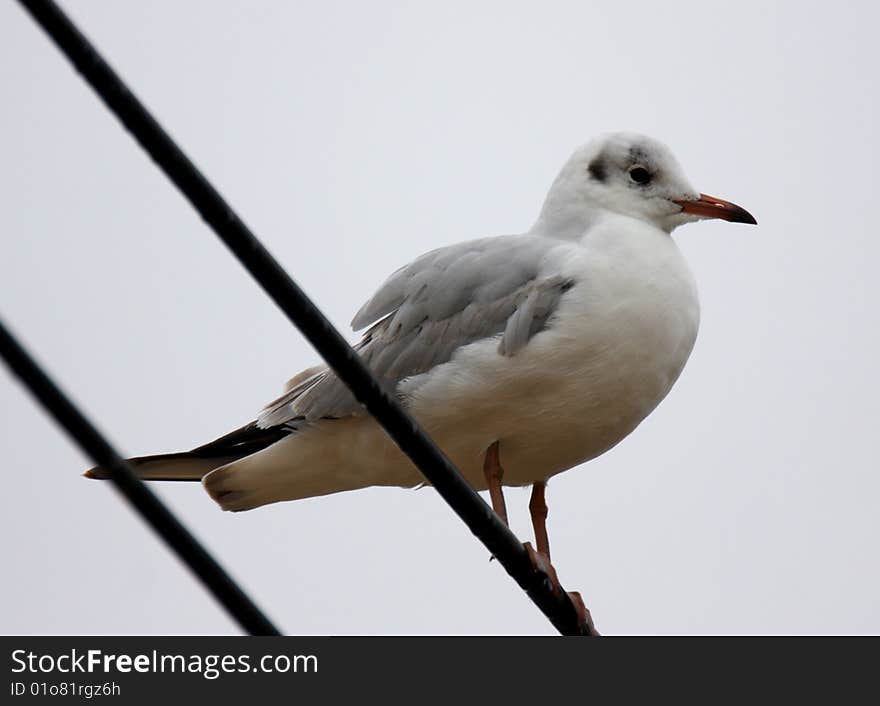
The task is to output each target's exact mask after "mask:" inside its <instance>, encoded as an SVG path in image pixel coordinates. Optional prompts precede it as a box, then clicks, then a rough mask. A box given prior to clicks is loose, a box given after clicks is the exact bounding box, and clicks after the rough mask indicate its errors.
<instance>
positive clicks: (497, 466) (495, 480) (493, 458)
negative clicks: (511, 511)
mask: <svg viewBox="0 0 880 706" xmlns="http://www.w3.org/2000/svg"><path fill="white" fill-rule="evenodd" d="M483 474H484V475H485V476H486V484H487V485H488V486H489V498H490V499H491V500H492V509H493V510H494V511H495V514H496V515H498V517H499V518H501V521H502V522H503V523H504V524H505V525H508V526H510V525H509V523H508V522H507V506H506V505H505V504H504V491H503V490H502V489H501V480H502V479H503V478H504V469H503V468H502V467H501V460H500V459H499V457H498V442H497V441H495V442H493V444H492V445H491V446H490V447H489V448H488V449H486V457H485V459H484V460H483Z"/></svg>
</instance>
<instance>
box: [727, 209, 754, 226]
mask: <svg viewBox="0 0 880 706" xmlns="http://www.w3.org/2000/svg"><path fill="white" fill-rule="evenodd" d="M731 216H732V218H731V219H730V220H731V221H733V222H734V223H748V224H749V225H752V226H756V225H758V221H756V220H755V217H754V216H753V215H752V214H751V213H749V212H748V211H746V210H745V209H744V208H740V207H739V206H737V209H736V211H735V212H734V213H732V214H731Z"/></svg>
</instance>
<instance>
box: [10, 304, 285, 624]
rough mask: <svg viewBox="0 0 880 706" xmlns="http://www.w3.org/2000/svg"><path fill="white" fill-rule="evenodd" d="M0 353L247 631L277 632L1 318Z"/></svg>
mask: <svg viewBox="0 0 880 706" xmlns="http://www.w3.org/2000/svg"><path fill="white" fill-rule="evenodd" d="M0 354H2V356H3V359H4V360H5V361H6V363H7V365H9V368H10V369H11V370H12V372H13V373H15V374H16V375H17V376H18V377H19V379H20V380H21V381H22V383H24V385H25V386H26V387H27V388H28V389H29V390H30V391H31V393H32V394H33V396H34V397H36V398H37V399H38V400H39V401H40V403H41V404H42V405H43V406H44V407H45V408H46V409H47V410H48V411H49V412H50V413H51V414H52V416H53V417H55V421H57V422H58V424H60V425H61V426H62V427H64V429H65V431H67V433H68V434H69V435H70V437H71V438H72V439H73V440H74V441H75V442H76V444H77V445H78V446H79V447H80V448H81V449H82V450H83V451H84V452H85V453H86V454H88V455H89V456H90V457H91V458H92V460H93V461H94V462H95V463H96V464H97V465H99V466H101V467H103V468H106V469H107V471H108V472H109V473H110V479H111V480H112V481H113V483H114V484H115V485H116V488H117V489H118V490H119V492H121V493H122V494H123V495H124V496H125V498H126V499H127V500H128V501H129V502H130V503H131V504H132V506H133V507H134V508H135V510H137V511H138V512H139V513H140V515H141V517H143V518H144V520H145V521H146V522H148V523H149V524H150V526H152V528H153V529H154V530H155V531H156V533H157V534H158V535H159V536H160V537H162V539H164V540H165V543H166V544H168V546H169V547H170V548H171V549H172V550H173V551H174V552H175V553H176V554H177V555H178V556H179V557H180V558H181V559H182V560H183V561H184V563H186V564H187V566H189V568H190V570H191V571H192V572H193V573H194V574H195V575H196V578H198V579H199V580H200V581H201V582H202V583H203V584H204V585H205V588H207V589H208V590H209V591H210V592H211V593H213V594H214V597H215V598H216V599H217V600H218V601H219V602H220V604H221V605H222V606H223V607H224V608H226V610H227V611H228V612H229V614H230V615H231V616H232V617H233V618H234V619H235V620H237V621H238V623H239V625H241V627H242V628H243V629H244V630H245V631H247V632H248V633H250V634H251V635H280V634H281V633H279V632H278V628H276V627H275V626H274V625H272V623H271V622H269V619H268V618H267V617H266V616H265V615H263V613H262V611H260V609H259V608H257V606H256V605H254V602H253V601H252V600H251V599H250V598H249V597H248V596H247V595H246V594H245V593H244V591H242V590H241V588H239V587H238V585H237V584H236V583H235V581H233V580H232V578H231V577H230V576H229V574H227V573H226V572H225V571H224V570H223V568H222V567H221V566H220V565H219V564H218V563H217V562H216V561H215V560H214V558H213V557H212V556H211V555H210V554H209V553H208V552H207V551H206V550H205V548H204V547H203V546H202V545H201V544H199V542H198V540H196V538H195V537H193V536H192V535H191V534H190V533H189V531H188V530H187V529H186V527H184V526H183V525H182V524H181V523H180V522H179V521H178V520H177V518H176V517H174V515H173V514H171V512H170V511H169V510H168V509H167V508H166V507H165V506H164V505H163V504H162V502H161V501H160V500H159V499H158V498H157V497H156V496H155V495H154V494H153V493H152V491H150V489H149V488H147V486H146V485H145V484H144V482H143V481H142V480H141V479H140V478H138V477H137V475H135V473H134V471H132V470H131V467H130V466H129V465H128V464H127V463H126V462H125V461H124V460H123V459H122V457H121V456H120V455H119V454H118V453H117V452H116V450H115V449H114V448H113V447H112V446H111V445H110V443H109V442H108V441H107V439H106V438H104V436H103V435H102V434H101V433H100V432H99V431H98V430H97V429H96V428H95V427H94V426H93V425H92V423H91V422H90V421H89V420H88V419H86V418H85V417H84V416H83V414H82V412H80V411H79V410H78V409H77V408H76V406H75V405H74V404H73V402H71V401H70V398H68V397H67V396H66V395H65V394H64V393H63V392H62V391H61V390H60V389H59V388H58V387H57V386H56V385H55V383H54V382H52V380H51V379H50V378H49V376H48V375H46V373H44V372H43V371H42V370H41V369H40V366H39V365H37V363H36V362H35V361H34V359H33V358H31V356H30V355H29V354H28V352H27V351H26V350H25V349H24V348H23V347H22V346H21V344H20V343H19V342H18V341H16V340H15V337H14V336H13V335H12V334H11V333H10V332H9V331H8V330H7V328H6V327H5V326H4V325H3V322H2V321H0Z"/></svg>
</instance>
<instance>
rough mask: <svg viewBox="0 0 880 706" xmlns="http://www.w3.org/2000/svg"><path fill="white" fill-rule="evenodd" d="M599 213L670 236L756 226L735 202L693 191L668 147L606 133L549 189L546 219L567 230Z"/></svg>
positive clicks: (583, 150) (647, 139)
mask: <svg viewBox="0 0 880 706" xmlns="http://www.w3.org/2000/svg"><path fill="white" fill-rule="evenodd" d="M600 210H604V211H610V212H612V213H617V214H621V215H625V216H630V217H632V218H638V219H641V220H644V221H647V222H649V223H651V224H652V225H655V226H657V227H658V228H660V229H662V230H664V231H666V232H671V231H672V230H673V229H674V228H676V227H677V226H680V225H682V224H683V223H690V222H692V221H698V220H703V219H706V218H721V219H723V220H726V221H733V222H736V223H752V224H754V223H756V221H755V219H754V218H753V217H752V215H751V214H750V213H749V212H748V211H746V210H745V209H743V208H741V207H739V206H737V205H736V204H733V203H730V202H729V201H724V200H723V199H719V198H716V197H714V196H708V195H706V194H701V193H700V192H698V191H697V190H696V189H694V187H693V186H691V184H690V182H689V181H688V179H687V177H685V175H684V172H683V171H682V169H681V166H680V165H679V164H678V160H676V159H675V157H674V155H673V154H672V152H671V151H670V150H669V148H668V147H666V145H664V144H662V143H660V142H658V141H657V140H654V139H651V138H650V137H646V136H644V135H637V134H634V133H623V132H620V133H611V134H608V135H603V136H602V137H599V138H596V139H595V140H593V141H592V142H590V143H588V144H587V145H585V146H583V147H581V148H580V149H578V150H576V151H575V153H574V154H573V155H572V156H571V158H570V159H569V160H568V162H567V163H566V164H565V166H564V167H563V168H562V171H561V172H560V174H559V176H558V177H557V178H556V181H555V182H554V183H553V186H552V187H551V189H550V193H549V194H548V196H547V201H546V202H545V204H544V209H543V211H542V219H544V220H546V219H548V218H549V219H553V220H555V221H557V227H558V226H559V224H560V222H561V223H562V225H563V227H564V226H565V224H566V222H567V221H571V222H573V223H576V222H577V221H578V220H586V222H587V223H589V221H591V220H592V219H593V218H595V216H596V212H597V211H600ZM579 214H580V215H581V216H582V218H578V216H579ZM539 223H540V221H539Z"/></svg>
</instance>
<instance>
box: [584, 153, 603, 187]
mask: <svg viewBox="0 0 880 706" xmlns="http://www.w3.org/2000/svg"><path fill="white" fill-rule="evenodd" d="M587 171H588V172H590V176H591V177H593V179H595V180H596V181H605V180H606V179H607V178H608V169H607V167H606V166H605V162H604V160H603V159H602V158H601V157H596V159H594V160H593V161H592V162H590V165H589V166H588V167H587Z"/></svg>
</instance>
